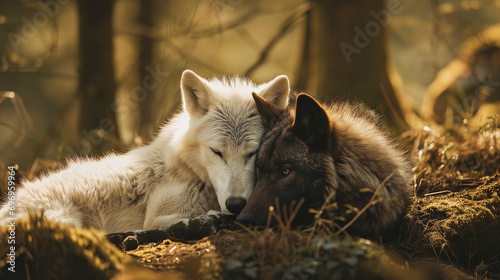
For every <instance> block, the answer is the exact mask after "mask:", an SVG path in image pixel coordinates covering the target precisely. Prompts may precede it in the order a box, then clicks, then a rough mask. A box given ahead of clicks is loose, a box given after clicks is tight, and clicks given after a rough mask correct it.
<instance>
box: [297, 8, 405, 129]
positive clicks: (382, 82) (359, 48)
mask: <svg viewBox="0 0 500 280" xmlns="http://www.w3.org/2000/svg"><path fill="white" fill-rule="evenodd" d="M317 5H318V7H317V8H316V9H315V10H313V11H312V12H311V17H312V18H311V20H312V22H311V24H310V27H309V28H308V30H307V31H306V33H309V34H307V35H306V36H309V38H308V39H307V40H308V41H309V46H308V48H309V49H310V51H309V57H310V60H309V63H308V64H307V65H301V66H300V67H308V69H309V70H308V71H303V72H309V79H308V80H307V83H306V84H307V86H306V89H307V90H308V91H310V92H313V93H316V94H317V96H318V97H320V98H321V97H323V98H322V99H325V98H324V97H331V96H337V95H338V96H345V97H348V98H349V99H356V100H361V101H362V102H363V103H365V104H366V105H368V106H369V107H370V108H372V109H377V108H378V109H380V111H382V113H384V115H385V117H386V121H387V122H388V125H389V126H391V127H393V128H395V127H399V126H401V123H397V121H401V120H403V116H404V115H403V113H402V109H401V108H400V102H399V98H398V97H397V92H396V91H395V89H394V87H393V84H392V83H391V79H390V71H389V70H390V69H389V67H388V66H389V64H388V46H387V38H386V36H387V30H386V28H387V25H388V23H389V22H390V20H391V19H390V17H391V16H392V15H393V14H392V13H391V11H392V12H398V11H399V12H400V10H398V9H397V7H396V8H395V7H390V9H387V8H386V7H385V5H384V1H383V0H336V1H318V2H317ZM401 8H402V7H399V9H401ZM298 80H299V81H302V79H300V78H299V79H298ZM302 86H303V85H302ZM400 129H401V128H400Z"/></svg>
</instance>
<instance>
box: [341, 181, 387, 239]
mask: <svg viewBox="0 0 500 280" xmlns="http://www.w3.org/2000/svg"><path fill="white" fill-rule="evenodd" d="M393 175H394V174H393V173H391V174H389V176H387V177H386V178H385V179H384V180H383V181H382V182H381V183H380V185H379V186H378V187H377V189H376V190H375V192H374V193H373V195H372V197H371V198H370V201H368V203H367V204H366V205H365V207H363V209H361V210H360V211H359V212H358V213H357V214H356V216H354V218H352V219H351V220H350V221H349V222H348V223H347V224H346V225H344V226H343V227H342V228H341V229H339V230H338V231H337V232H336V233H335V235H338V234H340V233H341V232H343V231H345V230H346V229H347V228H348V227H350V226H351V225H352V224H353V223H354V222H355V221H356V220H357V219H358V218H359V217H360V216H361V214H363V213H364V212H365V211H366V210H367V209H368V207H370V206H371V205H372V203H373V201H374V200H375V198H376V197H377V195H378V193H379V192H380V189H381V188H382V186H383V185H384V184H385V183H386V182H387V181H388V180H389V179H390V178H391V177H392V176H393Z"/></svg>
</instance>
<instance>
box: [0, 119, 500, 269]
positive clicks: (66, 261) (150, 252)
mask: <svg viewBox="0 0 500 280" xmlns="http://www.w3.org/2000/svg"><path fill="white" fill-rule="evenodd" d="M404 137H405V138H406V139H405V141H406V143H407V148H408V149H409V150H411V154H410V157H411V159H412V161H413V163H414V170H413V172H414V175H415V176H414V180H413V190H414V194H413V196H412V204H411V206H410V207H409V209H408V211H407V214H406V215H405V217H404V218H403V220H402V221H401V223H400V225H399V226H398V229H397V230H395V231H394V232H393V235H391V236H383V237H382V238H380V239H378V240H374V241H368V240H364V239H359V238H355V237H350V236H347V235H346V234H344V233H341V234H335V230H336V229H335V228H331V227H329V224H328V222H325V221H324V220H322V219H321V218H320V219H317V220H316V221H315V224H314V227H313V228H309V229H304V230H294V229H292V228H291V227H290V223H288V222H286V221H279V223H278V224H279V226H278V227H277V228H272V229H270V228H267V229H249V228H242V227H240V226H238V225H237V224H235V223H234V218H231V217H222V218H215V217H213V219H212V220H209V221H208V222H207V221H199V220H196V219H193V220H191V221H190V223H189V224H188V225H187V226H186V225H184V224H177V225H174V226H173V227H171V228H170V229H168V230H166V231H149V232H144V231H140V232H132V233H121V234H111V235H107V236H106V235H103V234H102V232H99V231H96V230H93V229H76V228H73V227H70V226H66V225H62V224H56V223H53V222H50V221H47V220H46V219H44V218H43V216H41V215H40V214H37V215H33V216H31V217H30V218H29V219H26V220H20V221H17V223H16V229H15V238H16V245H15V248H14V253H15V265H16V269H17V271H18V272H16V273H12V272H10V271H9V270H8V268H9V267H11V266H12V263H10V262H9V260H10V259H11V258H10V257H9V254H11V252H12V248H11V247H10V246H9V245H7V243H6V242H3V240H7V239H8V238H9V236H11V235H12V230H11V229H10V228H8V227H5V226H3V227H0V236H1V240H2V243H0V254H1V255H0V256H7V257H5V258H3V257H0V278H2V279H70V278H73V279H500V169H499V166H500V125H499V121H498V117H493V118H491V119H489V122H487V123H486V124H484V125H483V126H481V127H479V128H478V129H470V128H467V127H465V128H464V127H459V128H453V129H444V130H436V131H434V130H432V129H430V128H427V127H424V128H423V129H422V130H419V131H413V132H411V133H408V134H406V136H404ZM58 165H59V163H53V165H51V167H50V168H47V169H51V168H57V166H58ZM2 169H3V170H6V168H3V167H2ZM2 176H3V177H2V178H0V181H1V182H2V185H0V187H1V188H3V189H4V191H5V188H6V186H7V185H6V183H5V182H7V177H6V176H5V174H2ZM30 176H33V174H31V175H28V176H27V177H30ZM16 180H18V178H16ZM278 219H279V218H278ZM110 241H111V242H110ZM75 275H77V277H76V278H75Z"/></svg>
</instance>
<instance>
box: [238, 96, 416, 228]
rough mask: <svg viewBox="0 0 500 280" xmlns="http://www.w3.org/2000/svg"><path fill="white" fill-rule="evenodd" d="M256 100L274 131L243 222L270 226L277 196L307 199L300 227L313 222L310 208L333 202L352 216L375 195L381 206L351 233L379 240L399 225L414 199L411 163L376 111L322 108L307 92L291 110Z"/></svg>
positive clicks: (363, 216) (287, 202)
mask: <svg viewBox="0 0 500 280" xmlns="http://www.w3.org/2000/svg"><path fill="white" fill-rule="evenodd" d="M253 97H254V99H255V101H256V103H257V108H258V110H259V112H260V114H261V115H262V116H263V120H264V122H265V124H266V125H267V126H268V127H269V129H270V130H269V131H268V132H267V133H266V135H265V136H264V138H263V143H262V145H261V148H260V150H259V152H258V154H257V159H256V176H257V182H256V186H255V189H254V191H253V192H252V194H251V195H250V197H249V199H248V202H247V204H246V206H245V207H244V208H243V210H242V211H241V213H240V214H239V216H238V217H237V220H238V221H239V222H242V223H246V224H254V225H265V224H266V221H267V217H268V211H269V210H268V209H269V207H270V206H274V207H276V205H275V201H276V200H275V197H277V198H278V201H279V204H280V205H290V204H291V203H292V201H295V202H297V201H299V200H300V199H301V198H302V199H304V201H303V205H302V207H301V208H300V209H299V212H298V215H297V216H296V218H295V220H294V223H295V224H308V223H309V224H310V223H312V221H313V216H312V214H311V213H310V211H309V209H310V208H319V207H321V205H322V204H323V203H324V202H325V200H326V199H327V198H328V197H330V198H332V199H333V200H332V201H334V202H337V203H338V205H339V206H340V209H341V210H343V211H345V210H347V209H351V210H352V206H353V207H356V208H357V209H358V210H360V209H362V208H363V207H364V206H365V205H366V204H367V203H368V202H369V201H370V199H371V198H372V196H373V195H374V194H375V195H376V199H375V200H374V201H375V202H376V203H374V204H373V205H370V206H369V207H368V208H367V210H366V211H365V212H363V214H361V216H359V218H358V219H357V220H356V221H355V222H354V223H353V224H352V225H351V226H349V228H348V229H347V231H348V232H349V233H351V234H355V235H362V236H371V237H373V236H377V235H379V234H382V233H384V232H385V231H386V230H388V229H391V227H393V226H394V225H395V223H396V222H397V221H398V220H399V219H400V217H401V216H402V215H403V214H404V212H405V210H406V208H407V206H408V205H409V201H410V198H409V182H410V175H409V174H410V173H409V165H408V164H407V162H406V160H405V159H404V157H403V155H402V153H401V152H400V151H398V150H397V149H396V148H395V145H394V144H393V143H392V142H391V141H390V140H389V138H388V137H387V135H386V133H384V132H383V131H382V130H381V129H380V128H379V126H378V124H377V117H376V115H375V114H374V113H373V114H371V113H366V112H362V110H359V108H358V107H360V106H358V107H356V106H352V105H349V104H346V103H333V104H331V105H329V106H326V105H322V104H319V103H318V102H317V101H316V100H315V99H314V98H312V97H311V96H309V95H307V94H300V95H299V96H298V97H297V100H296V105H295V108H290V109H288V110H284V109H281V108H278V107H277V106H276V105H274V104H272V103H270V102H268V101H266V100H265V99H263V98H262V97H259V96H258V95H256V94H254V95H253ZM365 111H366V110H365ZM355 214H356V213H355V211H354V213H352V214H350V216H348V217H347V218H352V216H354V215H355ZM348 220H349V219H347V221H348Z"/></svg>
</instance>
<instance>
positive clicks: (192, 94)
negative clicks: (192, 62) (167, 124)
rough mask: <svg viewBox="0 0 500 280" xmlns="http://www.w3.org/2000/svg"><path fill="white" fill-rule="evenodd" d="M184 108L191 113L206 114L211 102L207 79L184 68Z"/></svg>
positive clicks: (182, 88)
mask: <svg viewBox="0 0 500 280" xmlns="http://www.w3.org/2000/svg"><path fill="white" fill-rule="evenodd" d="M181 92H182V100H183V105H184V110H186V111H187V112H188V113H189V115H191V116H194V115H197V114H199V115H205V114H206V113H207V111H208V109H209V107H210V103H211V100H210V98H211V91H210V88H209V87H208V84H207V82H206V80H205V79H203V78H201V77H200V76H198V75H196V74H195V73H194V72H193V71H191V70H184V72H183V73H182V78H181Z"/></svg>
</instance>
